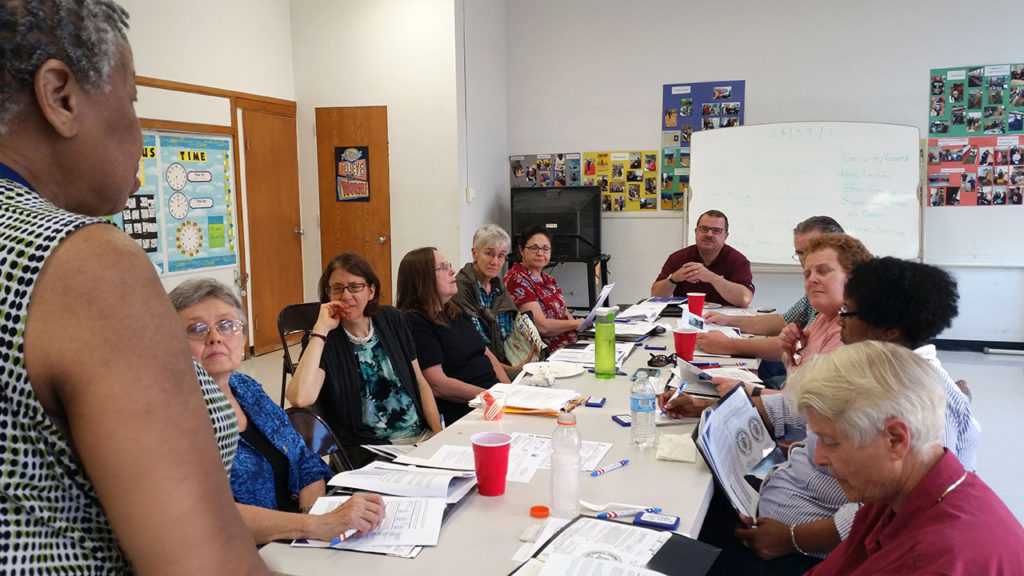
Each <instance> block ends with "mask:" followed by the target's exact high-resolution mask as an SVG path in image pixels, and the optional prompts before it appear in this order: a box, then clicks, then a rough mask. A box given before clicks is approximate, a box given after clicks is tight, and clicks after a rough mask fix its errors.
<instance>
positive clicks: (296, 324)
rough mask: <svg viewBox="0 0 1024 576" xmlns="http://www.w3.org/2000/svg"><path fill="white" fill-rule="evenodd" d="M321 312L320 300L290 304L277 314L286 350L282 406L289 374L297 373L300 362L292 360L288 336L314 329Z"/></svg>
mask: <svg viewBox="0 0 1024 576" xmlns="http://www.w3.org/2000/svg"><path fill="white" fill-rule="evenodd" d="M319 314H320V303H319V302H303V303H301V304H289V305H288V306H285V307H284V310H281V313H280V314H278V315H277V332H278V334H280V335H281V348H282V350H283V352H284V360H283V365H282V366H281V407H282V408H283V407H284V390H285V387H286V386H287V385H288V376H292V375H294V374H295V367H296V366H298V362H293V361H292V354H291V350H289V349H288V336H290V335H292V334H298V333H299V332H302V333H303V335H306V334H309V333H310V332H312V331H313V325H314V324H316V318H317V316H318V315H319Z"/></svg>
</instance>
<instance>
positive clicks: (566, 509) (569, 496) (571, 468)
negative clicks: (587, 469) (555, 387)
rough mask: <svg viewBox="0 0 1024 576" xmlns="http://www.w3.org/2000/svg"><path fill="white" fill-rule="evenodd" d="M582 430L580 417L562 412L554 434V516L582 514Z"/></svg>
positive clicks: (552, 441) (568, 516)
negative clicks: (578, 426)
mask: <svg viewBox="0 0 1024 576" xmlns="http://www.w3.org/2000/svg"><path fill="white" fill-rule="evenodd" d="M581 442H582V441H581V440H580V431H579V429H577V428H576V415H575V414H573V413H571V412H562V413H560V414H559V415H558V426H556V427H555V433H554V434H552V435H551V515H552V516H554V517H555V518H575V517H576V516H577V515H579V513H580V444H581Z"/></svg>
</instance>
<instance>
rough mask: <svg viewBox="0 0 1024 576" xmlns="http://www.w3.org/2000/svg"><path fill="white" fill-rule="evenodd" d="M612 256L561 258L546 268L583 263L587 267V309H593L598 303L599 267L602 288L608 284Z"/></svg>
mask: <svg viewBox="0 0 1024 576" xmlns="http://www.w3.org/2000/svg"><path fill="white" fill-rule="evenodd" d="M611 258H612V257H611V256H610V255H608V254H597V255H595V256H591V257H590V258H559V259H558V260H557V261H555V260H554V259H552V261H551V262H549V263H548V265H547V266H545V268H552V267H554V266H557V265H559V264H566V263H569V262H583V263H584V264H586V265H587V296H588V300H587V302H588V304H587V308H588V309H589V308H593V307H594V304H596V303H597V283H596V281H595V280H594V279H595V278H596V277H597V266H598V264H600V265H601V286H602V287H603V286H606V285H607V284H608V261H609V260H611Z"/></svg>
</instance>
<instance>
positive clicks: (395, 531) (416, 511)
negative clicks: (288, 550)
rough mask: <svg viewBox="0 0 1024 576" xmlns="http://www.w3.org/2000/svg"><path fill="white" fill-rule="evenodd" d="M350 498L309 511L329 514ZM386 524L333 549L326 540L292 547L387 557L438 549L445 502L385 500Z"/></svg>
mask: <svg viewBox="0 0 1024 576" xmlns="http://www.w3.org/2000/svg"><path fill="white" fill-rule="evenodd" d="M348 499H349V496H322V497H320V498H317V501H316V502H315V503H314V504H313V506H312V507H311V508H310V510H309V513H310V514H327V513H328V512H332V511H334V510H336V509H337V508H339V507H340V506H341V505H342V504H344V503H345V501H347V500H348ZM384 506H385V509H386V511H385V516H384V522H383V523H382V524H381V525H380V526H379V527H377V529H376V530H373V531H372V532H370V533H368V534H364V535H362V536H351V537H349V538H347V539H345V540H343V541H341V542H339V543H337V544H335V545H334V546H331V544H330V542H326V541H323V540H306V539H300V540H295V541H294V542H292V545H293V546H299V547H310V548H338V549H340V550H362V551H366V552H381V553H387V551H386V550H381V549H389V548H401V547H412V546H437V539H438V536H439V535H440V533H441V520H442V519H443V517H444V509H445V502H444V500H442V499H440V498H401V497H396V496H385V497H384Z"/></svg>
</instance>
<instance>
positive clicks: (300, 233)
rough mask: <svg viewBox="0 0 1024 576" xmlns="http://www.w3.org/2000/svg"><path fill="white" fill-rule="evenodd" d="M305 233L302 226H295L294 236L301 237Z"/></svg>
mask: <svg viewBox="0 0 1024 576" xmlns="http://www.w3.org/2000/svg"><path fill="white" fill-rule="evenodd" d="M305 234H306V231H305V230H303V229H302V228H296V229H295V235H296V236H299V237H302V236H305Z"/></svg>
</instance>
